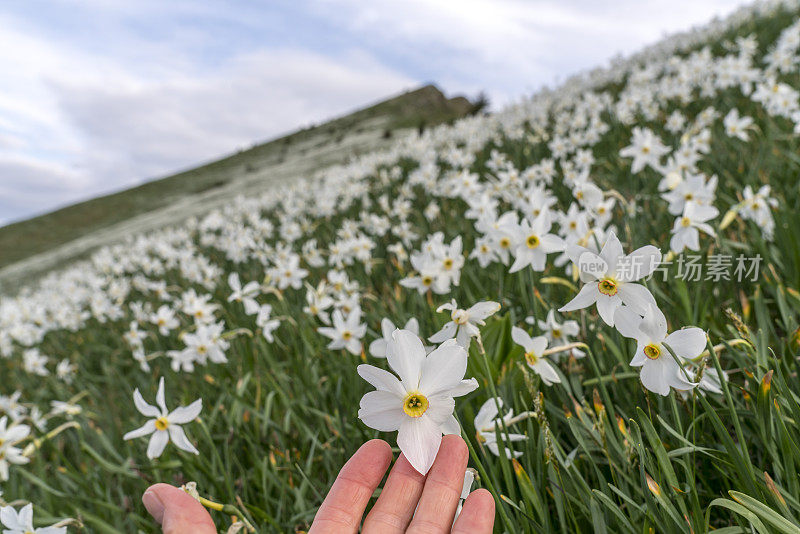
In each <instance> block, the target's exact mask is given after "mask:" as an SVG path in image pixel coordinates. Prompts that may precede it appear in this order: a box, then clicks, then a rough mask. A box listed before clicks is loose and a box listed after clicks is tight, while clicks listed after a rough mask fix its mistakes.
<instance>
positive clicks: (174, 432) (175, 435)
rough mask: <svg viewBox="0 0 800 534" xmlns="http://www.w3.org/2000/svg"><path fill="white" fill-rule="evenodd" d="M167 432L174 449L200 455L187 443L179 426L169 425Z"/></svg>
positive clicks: (187, 440)
mask: <svg viewBox="0 0 800 534" xmlns="http://www.w3.org/2000/svg"><path fill="white" fill-rule="evenodd" d="M167 430H168V431H169V439H170V440H172V443H174V444H175V446H176V447H178V448H179V449H181V450H184V451H186V452H191V453H192V454H200V451H198V450H197V449H196V448H195V446H194V445H192V442H191V441H189V439H188V438H187V437H186V434H185V433H184V431H183V429H182V428H181V427H180V426H179V425H169V427H168V428H167Z"/></svg>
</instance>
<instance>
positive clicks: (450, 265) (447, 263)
mask: <svg viewBox="0 0 800 534" xmlns="http://www.w3.org/2000/svg"><path fill="white" fill-rule="evenodd" d="M444 268H445V270H446V271H449V270H450V269H452V268H453V260H451V259H450V258H447V259H446V260H444Z"/></svg>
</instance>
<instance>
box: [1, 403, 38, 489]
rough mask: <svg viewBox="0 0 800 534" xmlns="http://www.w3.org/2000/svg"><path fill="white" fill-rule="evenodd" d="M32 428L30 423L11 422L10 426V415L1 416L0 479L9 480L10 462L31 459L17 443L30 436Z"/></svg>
mask: <svg viewBox="0 0 800 534" xmlns="http://www.w3.org/2000/svg"><path fill="white" fill-rule="evenodd" d="M30 432H31V429H30V427H29V426H28V425H18V424H15V423H13V422H12V423H11V426H8V416H7V415H4V416H3V417H0V480H3V481H5V480H8V468H9V465H10V464H15V465H21V464H27V463H28V462H30V461H31V459H30V458H28V457H27V456H25V455H23V454H22V449H20V448H19V447H16V446H15V445H16V444H17V443H19V442H20V441H22V440H23V439H25V438H27V437H28V434H30Z"/></svg>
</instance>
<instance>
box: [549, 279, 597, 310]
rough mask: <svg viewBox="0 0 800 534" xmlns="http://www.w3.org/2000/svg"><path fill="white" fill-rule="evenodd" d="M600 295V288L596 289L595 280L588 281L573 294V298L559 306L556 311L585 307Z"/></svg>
mask: <svg viewBox="0 0 800 534" xmlns="http://www.w3.org/2000/svg"><path fill="white" fill-rule="evenodd" d="M600 296H601V294H600V290H599V289H597V282H589V283H588V284H586V285H584V286H583V287H582V288H581V290H580V291H579V292H578V294H577V295H575V298H573V299H572V300H571V301H569V302H567V303H566V304H564V305H563V306H561V307H560V308H559V309H558V311H560V312H567V311H575V310H580V309H582V308H587V307H589V306H591V305H592V304H594V303H595V302H597V299H598V298H599V297H600Z"/></svg>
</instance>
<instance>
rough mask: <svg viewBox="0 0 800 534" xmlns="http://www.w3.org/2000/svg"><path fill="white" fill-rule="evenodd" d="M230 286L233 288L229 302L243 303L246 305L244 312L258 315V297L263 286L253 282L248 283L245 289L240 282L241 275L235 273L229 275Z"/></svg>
mask: <svg viewBox="0 0 800 534" xmlns="http://www.w3.org/2000/svg"><path fill="white" fill-rule="evenodd" d="M228 285H229V286H230V288H231V294H230V296H229V297H228V302H241V303H242V304H243V305H244V312H245V313H246V314H247V315H254V314H256V313H258V302H256V297H257V296H258V294H259V293H260V292H261V284H259V283H258V282H255V281H253V282H248V283H246V284H245V285H244V287H242V282H241V281H240V280H239V273H235V272H234V273H231V274H230V275H228Z"/></svg>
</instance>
